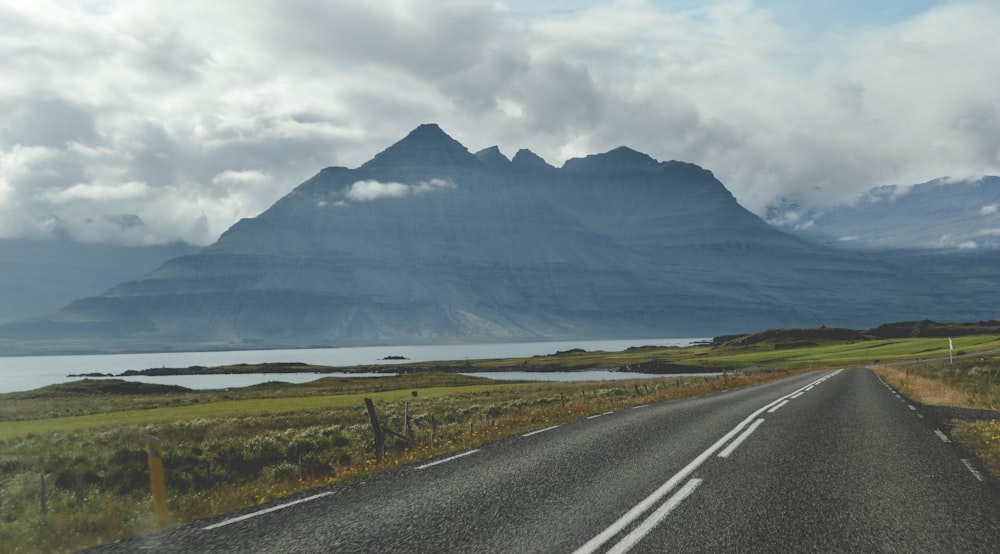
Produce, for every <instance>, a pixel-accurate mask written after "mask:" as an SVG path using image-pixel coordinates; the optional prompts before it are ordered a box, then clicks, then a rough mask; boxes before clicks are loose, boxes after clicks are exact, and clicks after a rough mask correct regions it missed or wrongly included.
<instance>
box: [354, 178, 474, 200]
mask: <svg viewBox="0 0 1000 554" xmlns="http://www.w3.org/2000/svg"><path fill="white" fill-rule="evenodd" d="M449 188H455V185H454V183H451V182H450V181H444V180H441V179H433V180H430V181H423V182H420V183H417V184H416V185H407V184H403V183H395V182H388V183H383V182H380V181H372V180H369V181H357V182H355V183H352V184H351V186H350V187H349V188H348V189H347V191H346V192H345V193H344V194H345V196H347V198H348V199H349V200H353V201H355V202H371V201H372V200H380V199H382V198H403V197H404V196H410V195H411V194H425V193H428V192H434V191H440V190H443V189H449Z"/></svg>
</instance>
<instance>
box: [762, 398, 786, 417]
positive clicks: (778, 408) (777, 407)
mask: <svg viewBox="0 0 1000 554" xmlns="http://www.w3.org/2000/svg"><path fill="white" fill-rule="evenodd" d="M789 402H790V401H789V400H785V401H784V402H782V403H781V404H778V405H777V406H775V407H773V408H771V409H770V410H768V411H767V413H769V414H773V413H774V412H777V411H778V410H780V409H781V407H782V406H784V405H785V404H788V403H789Z"/></svg>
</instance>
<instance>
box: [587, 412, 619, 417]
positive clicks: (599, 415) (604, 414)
mask: <svg viewBox="0 0 1000 554" xmlns="http://www.w3.org/2000/svg"><path fill="white" fill-rule="evenodd" d="M613 413H614V412H604V413H603V414H594V415H592V416H587V419H594V418H595V417H601V416H606V415H611V414H613Z"/></svg>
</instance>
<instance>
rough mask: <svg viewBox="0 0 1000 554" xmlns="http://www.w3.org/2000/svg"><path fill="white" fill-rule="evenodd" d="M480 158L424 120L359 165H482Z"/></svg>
mask: <svg viewBox="0 0 1000 554" xmlns="http://www.w3.org/2000/svg"><path fill="white" fill-rule="evenodd" d="M482 165H483V164H482V162H480V161H479V159H478V158H476V156H474V155H472V154H471V153H469V150H468V149H467V148H466V147H464V146H462V144H461V143H460V142H458V141H457V140H455V139H453V138H451V137H450V136H448V134H447V133H445V132H444V131H443V130H441V127H439V126H438V125H437V124H436V123H425V124H423V125H420V126H418V127H417V128H416V129H414V130H412V131H410V133H409V134H408V135H406V136H405V137H404V138H403V139H402V140H400V141H399V142H397V143H395V144H393V145H392V146H390V147H389V148H386V149H385V150H383V151H382V152H380V153H378V154H376V155H375V157H374V158H372V159H371V160H369V161H368V162H366V163H365V164H364V165H362V166H361V168H362V169H371V168H385V167H397V168H398V167H454V166H459V167H482Z"/></svg>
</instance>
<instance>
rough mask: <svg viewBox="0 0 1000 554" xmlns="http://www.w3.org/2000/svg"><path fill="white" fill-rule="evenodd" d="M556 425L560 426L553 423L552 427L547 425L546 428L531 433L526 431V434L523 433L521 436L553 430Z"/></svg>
mask: <svg viewBox="0 0 1000 554" xmlns="http://www.w3.org/2000/svg"><path fill="white" fill-rule="evenodd" d="M556 427H559V426H558V425H553V426H552V427H546V428H545V429H539V430H537V431H532V432H530V433H525V434H523V435H521V436H522V437H530V436H531V435H537V434H538V433H544V432H546V431H551V430H553V429H555V428H556Z"/></svg>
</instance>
